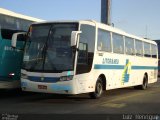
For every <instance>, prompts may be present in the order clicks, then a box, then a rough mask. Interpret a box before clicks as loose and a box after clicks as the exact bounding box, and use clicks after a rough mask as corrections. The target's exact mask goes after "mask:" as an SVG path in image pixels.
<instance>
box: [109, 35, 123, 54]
mask: <svg viewBox="0 0 160 120" xmlns="http://www.w3.org/2000/svg"><path fill="white" fill-rule="evenodd" d="M112 36H113V38H112V39H113V52H114V53H120V54H124V40H123V36H122V35H118V34H115V33H113V35H112Z"/></svg>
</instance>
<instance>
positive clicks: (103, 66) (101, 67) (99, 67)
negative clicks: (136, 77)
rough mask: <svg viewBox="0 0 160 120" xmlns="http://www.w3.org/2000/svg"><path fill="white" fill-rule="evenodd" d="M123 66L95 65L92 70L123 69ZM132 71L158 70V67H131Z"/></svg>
mask: <svg viewBox="0 0 160 120" xmlns="http://www.w3.org/2000/svg"><path fill="white" fill-rule="evenodd" d="M124 67H125V66H124V65H101V64H95V65H94V69H118V70H120V69H124ZM132 69H133V70H144V69H145V70H153V69H156V70H158V67H155V66H132Z"/></svg>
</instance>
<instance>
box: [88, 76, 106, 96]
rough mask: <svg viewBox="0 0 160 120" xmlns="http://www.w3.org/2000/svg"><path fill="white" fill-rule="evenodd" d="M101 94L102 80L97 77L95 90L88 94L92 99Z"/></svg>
mask: <svg viewBox="0 0 160 120" xmlns="http://www.w3.org/2000/svg"><path fill="white" fill-rule="evenodd" d="M102 94H103V82H102V79H101V78H98V80H97V82H96V87H95V91H94V92H92V93H90V94H89V95H90V97H91V98H92V99H98V98H100V97H101V96H102Z"/></svg>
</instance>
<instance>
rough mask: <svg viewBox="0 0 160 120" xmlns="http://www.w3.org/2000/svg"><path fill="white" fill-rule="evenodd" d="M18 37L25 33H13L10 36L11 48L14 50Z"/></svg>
mask: <svg viewBox="0 0 160 120" xmlns="http://www.w3.org/2000/svg"><path fill="white" fill-rule="evenodd" d="M19 35H26V32H19V33H14V34H13V35H12V43H11V46H12V47H13V48H16V45H17V38H18V36H19Z"/></svg>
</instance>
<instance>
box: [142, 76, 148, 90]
mask: <svg viewBox="0 0 160 120" xmlns="http://www.w3.org/2000/svg"><path fill="white" fill-rule="evenodd" d="M147 87H148V79H147V76H146V75H144V78H143V84H142V85H141V87H140V88H141V90H145V89H147Z"/></svg>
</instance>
